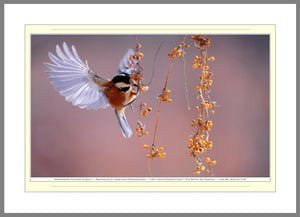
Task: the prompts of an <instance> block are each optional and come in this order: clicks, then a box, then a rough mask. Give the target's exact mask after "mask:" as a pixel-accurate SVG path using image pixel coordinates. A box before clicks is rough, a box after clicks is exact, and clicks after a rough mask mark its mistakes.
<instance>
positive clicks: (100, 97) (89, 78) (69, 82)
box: [45, 42, 108, 110]
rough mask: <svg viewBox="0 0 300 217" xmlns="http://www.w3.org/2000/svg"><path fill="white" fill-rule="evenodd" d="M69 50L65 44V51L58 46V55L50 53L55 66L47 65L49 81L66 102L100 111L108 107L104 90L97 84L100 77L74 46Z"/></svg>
mask: <svg viewBox="0 0 300 217" xmlns="http://www.w3.org/2000/svg"><path fill="white" fill-rule="evenodd" d="M71 48H72V51H71V50H70V49H69V47H68V46H67V44H66V43H65V42H64V43H63V51H64V52H63V51H62V50H61V48H60V47H59V45H57V46H56V54H57V56H55V55H54V54H52V53H51V52H49V58H50V60H51V61H52V62H53V64H50V63H45V66H47V67H48V68H49V69H50V70H49V71H46V73H47V74H49V75H50V77H49V79H50V80H51V83H52V84H53V86H54V87H55V90H57V91H58V92H59V93H60V94H61V95H63V96H64V97H65V99H66V101H69V102H72V104H73V105H75V106H78V107H79V108H86V109H95V110H96V109H99V108H106V107H107V106H108V100H107V98H106V96H105V95H104V94H103V90H102V89H101V88H100V87H99V85H98V84H97V83H96V82H95V77H97V79H98V80H99V79H100V80H103V81H106V80H105V79H103V78H100V77H98V76H97V75H96V74H95V73H94V72H92V70H91V69H90V68H89V66H88V64H87V61H86V63H84V62H83V61H82V60H81V58H80V57H79V55H78V53H77V51H76V49H75V47H74V46H72V47H71Z"/></svg>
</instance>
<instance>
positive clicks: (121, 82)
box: [112, 73, 131, 92]
mask: <svg viewBox="0 0 300 217" xmlns="http://www.w3.org/2000/svg"><path fill="white" fill-rule="evenodd" d="M112 82H113V83H114V84H115V85H116V87H117V88H118V89H119V90H120V91H122V92H126V91H128V90H129V88H130V86H131V83H130V75H129V74H125V73H123V74H119V75H116V76H115V77H113V79H112Z"/></svg>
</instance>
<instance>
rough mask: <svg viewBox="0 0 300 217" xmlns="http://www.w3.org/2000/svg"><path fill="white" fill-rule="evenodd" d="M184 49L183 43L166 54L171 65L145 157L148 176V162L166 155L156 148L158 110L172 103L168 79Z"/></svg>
mask: <svg viewBox="0 0 300 217" xmlns="http://www.w3.org/2000/svg"><path fill="white" fill-rule="evenodd" d="M185 38H186V36H185V37H184V40H185ZM184 47H186V48H188V47H189V46H188V45H185V43H184V42H182V43H181V44H180V45H179V46H177V47H175V48H174V49H173V50H172V52H171V53H170V54H168V56H169V58H170V59H171V63H170V66H169V70H168V73H167V77H166V81H165V85H164V88H163V89H162V92H161V94H160V95H159V105H158V110H157V114H156V120H155V128H154V134H153V142H152V145H151V149H150V153H149V154H148V155H147V157H148V170H149V175H150V176H152V173H151V165H150V160H151V159H154V158H155V157H157V156H159V157H160V158H164V157H165V156H166V153H161V152H162V151H163V150H164V149H163V147H160V148H158V147H157V145H156V135H157V128H158V120H159V114H160V109H161V104H162V102H167V103H171V102H172V100H171V99H170V98H169V94H170V93H171V91H170V90H168V89H167V86H168V81H169V77H170V74H171V71H172V68H173V65H174V62H175V57H178V58H183V56H184ZM148 148H149V147H148Z"/></svg>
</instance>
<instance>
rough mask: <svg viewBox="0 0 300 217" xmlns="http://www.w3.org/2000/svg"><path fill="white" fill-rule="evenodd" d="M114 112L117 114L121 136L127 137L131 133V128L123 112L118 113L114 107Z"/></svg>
mask: <svg viewBox="0 0 300 217" xmlns="http://www.w3.org/2000/svg"><path fill="white" fill-rule="evenodd" d="M115 113H116V115H117V118H118V122H119V125H120V128H121V131H122V133H123V136H124V137H125V138H129V137H130V136H131V135H132V130H131V128H130V126H129V125H128V122H127V120H126V117H125V114H124V113H123V114H122V115H120V113H119V112H118V110H116V109H115Z"/></svg>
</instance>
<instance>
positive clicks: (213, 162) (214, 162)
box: [208, 160, 217, 165]
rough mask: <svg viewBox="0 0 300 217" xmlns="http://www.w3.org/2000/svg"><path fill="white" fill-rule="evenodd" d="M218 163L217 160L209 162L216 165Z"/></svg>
mask: <svg viewBox="0 0 300 217" xmlns="http://www.w3.org/2000/svg"><path fill="white" fill-rule="evenodd" d="M216 163H217V161H215V160H214V161H211V162H209V163H208V164H209V165H215V164H216Z"/></svg>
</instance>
